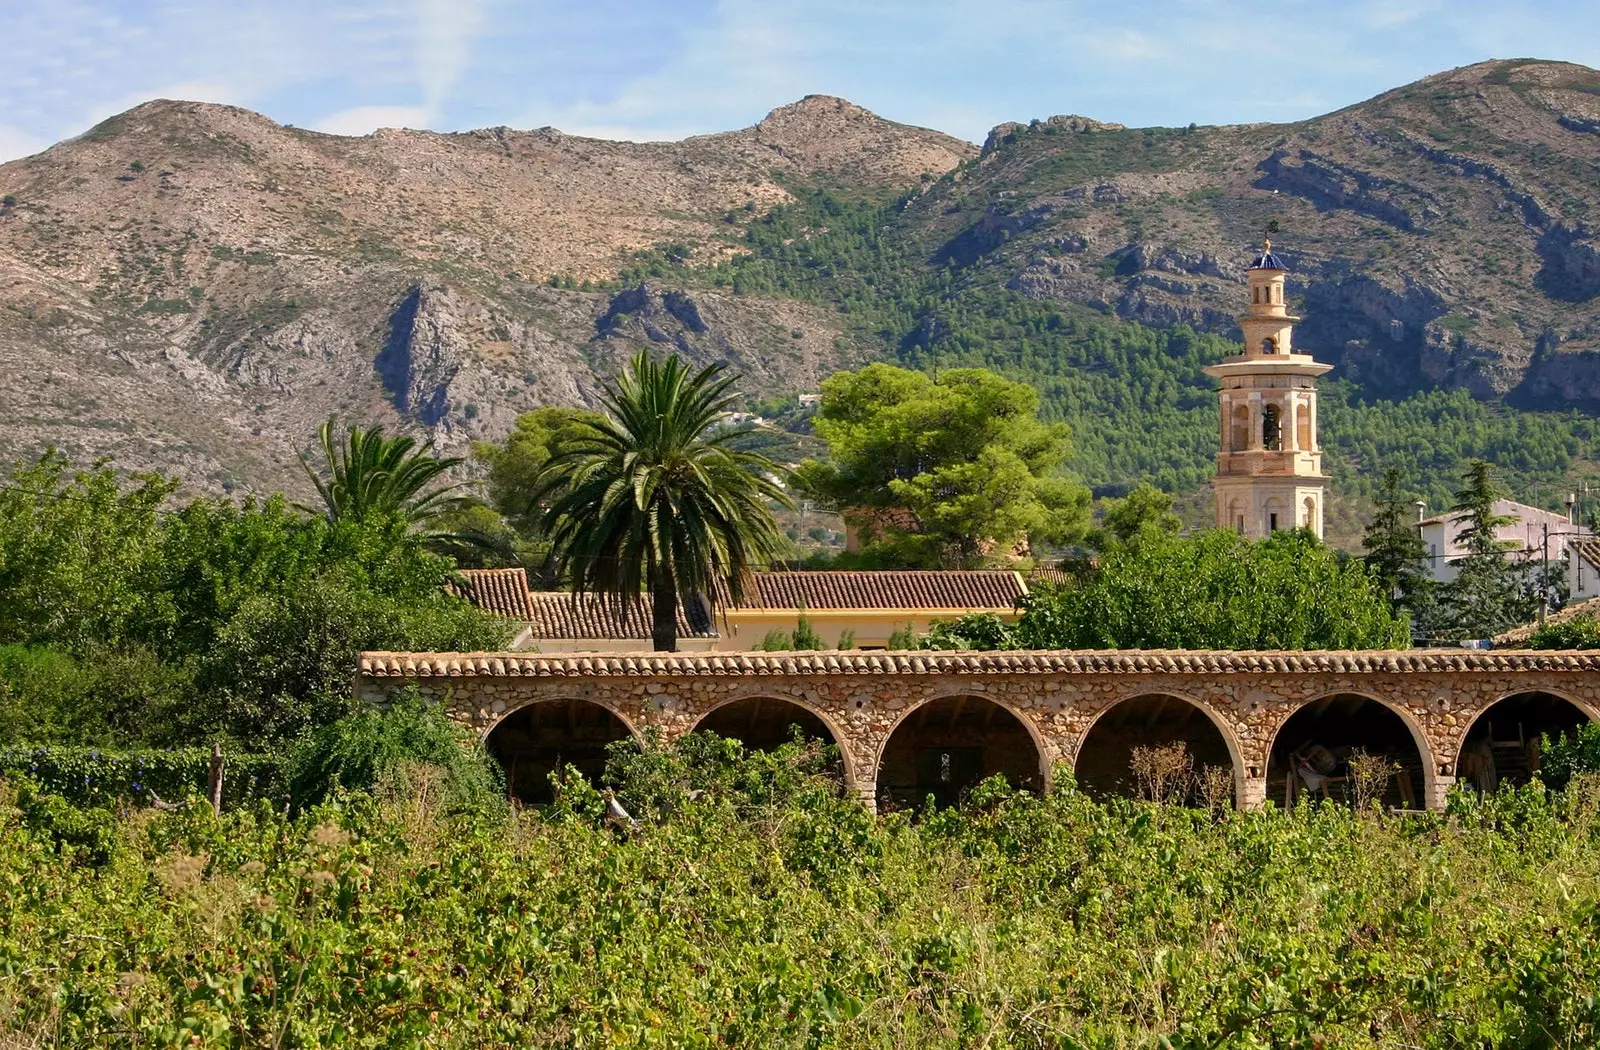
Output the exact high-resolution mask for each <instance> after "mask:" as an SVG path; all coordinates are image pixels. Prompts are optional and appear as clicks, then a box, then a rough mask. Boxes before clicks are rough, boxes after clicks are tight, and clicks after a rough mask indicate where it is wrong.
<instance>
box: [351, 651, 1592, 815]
mask: <svg viewBox="0 0 1600 1050" xmlns="http://www.w3.org/2000/svg"><path fill="white" fill-rule="evenodd" d="M411 686H415V687H417V688H418V689H419V690H420V691H421V692H422V694H423V695H425V696H429V697H432V698H434V699H437V700H439V701H441V702H442V703H444V704H445V705H446V707H447V708H448V710H449V712H450V715H451V717H453V718H455V719H456V720H458V721H460V722H461V723H463V724H465V725H468V726H471V727H472V728H474V729H476V730H477V731H479V732H480V733H483V734H485V735H486V736H487V735H488V734H489V733H490V732H491V731H492V730H493V729H494V727H495V726H496V725H497V724H498V723H499V722H500V721H501V720H502V719H504V718H505V717H506V716H507V715H509V714H511V713H512V712H515V711H517V710H519V709H521V708H524V707H526V706H527V705H529V704H536V703H540V702H542V701H551V700H561V701H567V700H582V701H587V702H590V703H594V704H597V705H599V706H601V707H604V708H606V709H607V710H609V711H611V712H612V713H614V714H615V715H616V716H617V717H618V718H619V719H621V721H622V722H623V723H624V724H625V725H626V726H627V727H628V728H629V730H630V731H632V732H634V733H635V734H639V733H642V732H643V731H644V730H645V729H646V728H648V727H655V728H656V729H657V730H658V731H659V732H660V733H661V734H662V736H663V737H664V738H666V739H672V738H673V737H675V736H677V735H679V734H682V733H686V732H689V731H691V730H692V729H693V728H694V727H695V725H696V723H698V722H699V721H700V719H702V718H703V717H704V716H705V715H706V714H708V713H709V712H711V711H712V710H714V709H716V708H717V707H719V706H721V705H723V704H727V703H731V702H734V701H737V700H741V699H745V698H749V697H770V698H776V699H781V700H786V701H789V702H792V703H794V704H797V705H799V706H801V707H804V708H805V709H807V710H809V711H811V712H813V713H814V714H816V716H817V717H818V718H819V719H821V720H822V722H823V724H824V725H826V726H827V728H828V730H829V732H830V733H831V734H832V735H833V737H834V740H835V741H836V742H837V743H838V744H839V747H840V750H841V751H842V752H843V755H844V766H845V777H846V782H847V784H848V786H849V787H851V788H852V789H854V790H855V791H857V792H859V793H860V795H861V796H862V797H863V798H864V799H865V800H867V802H868V803H869V804H871V802H872V800H873V799H875V798H876V797H877V782H878V769H879V764H880V762H881V759H882V756H883V753H884V748H885V746H886V745H887V743H888V741H889V737H890V735H891V734H892V733H893V732H894V731H895V729H896V727H897V726H899V725H900V724H901V722H902V720H904V719H906V718H907V717H908V716H909V715H911V714H912V713H914V712H915V711H917V710H918V709H919V708H920V707H922V705H924V704H927V703H929V702H931V701H934V700H937V699H939V698H941V697H950V696H965V697H973V698H982V699H987V700H989V701H992V702H993V703H995V704H997V705H999V706H1001V707H1002V708H1004V709H1006V710H1007V711H1010V712H1011V713H1012V714H1014V715H1015V716H1016V717H1017V718H1018V719H1019V720H1020V721H1021V723H1022V725H1023V726H1024V727H1025V728H1026V729H1027V731H1028V733H1029V735H1030V736H1031V737H1032V739H1033V742H1034V745H1035V746H1036V748H1037V750H1038V761H1039V770H1040V773H1041V776H1042V779H1043V782H1044V783H1048V782H1049V773H1050V771H1051V769H1052V768H1053V767H1054V766H1056V765H1057V764H1062V763H1064V764H1069V765H1070V764H1071V763H1072V762H1073V760H1074V759H1075V758H1076V756H1077V754H1078V750H1079V748H1080V747H1081V746H1082V744H1083V742H1084V739H1085V738H1086V737H1087V735H1088V733H1089V730H1090V728H1091V727H1092V726H1093V725H1094V722H1095V720H1096V719H1097V718H1099V717H1100V716H1101V715H1102V714H1104V713H1105V712H1106V711H1108V710H1110V709H1111V708H1112V707H1114V706H1115V705H1117V704H1118V703H1120V702H1121V701H1124V700H1129V699H1133V698H1136V697H1141V696H1151V695H1167V696H1172V697H1176V698H1178V699H1180V700H1183V701H1187V702H1188V703H1190V704H1193V705H1194V706H1195V707H1197V708H1199V709H1200V710H1201V711H1202V712H1204V713H1205V715H1206V716H1207V717H1208V718H1209V719H1210V721H1211V722H1212V723H1213V724H1214V725H1215V726H1216V728H1217V729H1218V731H1219V732H1220V733H1221V735H1222V737H1223V739H1224V741H1226V743H1227V747H1228V752H1229V754H1230V756H1231V758H1232V764H1233V771H1234V784H1235V791H1236V798H1237V799H1238V801H1239V803H1240V804H1241V805H1243V806H1253V805H1259V804H1260V803H1261V802H1262V801H1263V800H1264V799H1265V797H1266V770H1267V762H1268V757H1269V755H1270V754H1271V751H1272V745H1273V740H1274V737H1275V735H1276V733H1277V731H1278V730H1279V728H1280V727H1282V726H1283V724H1284V722H1285V721H1286V720H1287V719H1288V718H1289V717H1290V716H1291V715H1292V714H1294V713H1295V711H1297V710H1299V709H1300V708H1301V707H1303V706H1305V705H1307V704H1310V703H1314V702H1316V701H1318V700H1320V699H1323V698H1327V697H1330V696H1336V695H1341V694H1354V695H1358V696H1362V697H1366V698H1368V699H1371V700H1374V701H1376V702H1378V703H1380V704H1382V705H1383V706H1384V707H1386V708H1388V709H1389V710H1391V711H1393V712H1394V713H1395V714H1397V715H1398V716H1399V717H1400V718H1401V719H1402V720H1403V721H1404V722H1405V724H1406V726H1407V728H1408V729H1409V730H1410V733H1411V736H1412V738H1413V740H1414V742H1415V744H1416V746H1417V750H1418V752H1419V754H1420V755H1421V758H1422V765H1423V785H1422V787H1423V791H1424V796H1425V802H1426V804H1427V805H1428V806H1429V807H1430V808H1438V807H1440V806H1442V805H1443V803H1444V798H1445V793H1446V791H1447V790H1448V789H1449V787H1450V785H1452V784H1453V783H1454V782H1455V779H1456V764H1457V761H1458V758H1459V756H1460V754H1461V749H1462V745H1463V742H1464V741H1465V739H1466V735H1467V732H1468V730H1469V729H1470V728H1471V727H1472V725H1473V723H1474V721H1475V720H1476V719H1477V718H1478V717H1479V716H1480V715H1481V714H1483V712H1485V711H1486V710H1487V709H1488V708H1489V707H1490V706H1491V705H1493V704H1495V703H1496V702H1497V701H1499V700H1502V699H1505V698H1508V697H1512V696H1516V695H1519V694H1526V693H1536V692H1537V693H1547V694H1550V695H1554V696H1557V697H1560V698H1562V699H1565V700H1567V701H1569V702H1570V703H1572V704H1573V705H1575V706H1576V707H1577V708H1578V709H1579V710H1580V711H1582V713H1583V714H1584V715H1586V716H1587V717H1589V718H1591V719H1593V718H1596V717H1600V652H1549V651H1545V652H1539V651H1508V652H1493V651H1460V650H1450V651H1440V650H1434V651H1429V650H1418V651H1397V652H1190V651H1151V650H1144V651H1100V652H1010V653H923V652H908V653H881V652H825V653H654V654H650V653H641V654H631V655H630V654H595V655H536V654H527V653H386V652H373V653H363V654H362V656H361V658H360V666H359V671H358V673H357V676H356V681H355V689H356V693H357V695H358V696H359V697H361V698H363V699H365V700H367V701H368V702H370V703H376V704H382V703H384V702H386V700H387V699H388V698H389V697H390V696H392V695H394V694H395V693H396V692H398V691H399V690H401V689H405V688H408V687H411Z"/></svg>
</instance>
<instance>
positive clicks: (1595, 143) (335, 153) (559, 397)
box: [0, 60, 1600, 519]
mask: <svg viewBox="0 0 1600 1050" xmlns="http://www.w3.org/2000/svg"><path fill="white" fill-rule="evenodd" d="M1597 186H1600V73H1597V72H1596V71H1594V70H1590V69H1587V68H1585V67H1582V66H1576V65H1570V64H1564V63H1553V62H1540V61H1534V60H1514V61H1499V62H1489V63H1482V64H1479V65H1475V66H1469V67H1465V68H1462V69H1457V70H1452V71H1450V72H1447V73H1441V74H1439V75H1437V76H1433V77H1429V78H1427V79H1424V80H1422V81H1419V82H1417V83H1415V84H1411V85H1408V86H1406V87H1402V88H1398V89H1396V90H1394V91H1390V92H1387V93H1385V94H1383V95H1380V96H1378V97H1377V98H1375V99H1372V100H1369V101H1367V102H1363V103H1360V104H1358V105H1354V106H1351V107H1348V108H1346V109H1343V110H1340V111H1338V112H1336V113H1331V114H1328V115H1326V116H1322V117H1317V118H1313V119H1311V120H1306V121H1302V122H1298V123H1294V124H1254V125H1241V126H1228V127H1189V128H1146V129H1130V128H1124V127H1121V126H1119V125H1114V124H1106V123H1103V122H1099V121H1096V120H1093V119H1090V118H1086V117H1075V116H1062V117H1051V118H1049V119H1047V120H1036V121H1031V122H1029V123H1026V124H1021V123H1016V124H1002V125H1001V126H999V127H997V128H995V129H994V131H993V132H991V133H990V135H989V136H988V139H987V141H986V142H985V143H984V145H983V147H982V148H981V150H980V149H979V148H977V147H975V146H972V145H970V144H967V143H964V142H962V141H960V140H958V139H954V138H951V137H949V136H946V135H942V134H940V133H938V132H935V131H928V130H925V129H920V128H912V127H907V126H904V125H899V124H895V123H892V122H890V121H886V120H883V119H882V118H879V117H876V116H874V115H873V114H871V113H869V112H867V111H865V110H863V109H860V108H859V107H856V106H853V105H851V104H850V103H848V102H844V101H842V100H839V99H833V98H826V97H820V96H812V97H809V98H806V99H804V100H802V101H800V102H797V103H795V104H793V105H790V106H785V107H782V108H780V109H777V110H774V111H773V112H772V113H771V114H770V115H769V116H768V117H767V118H766V119H764V120H763V121H761V122H760V123H759V124H757V125H755V126H754V127H751V128H746V129H743V130H741V131H734V132H728V133H725V134H718V135H708V136H701V137H697V138H692V139H687V140H684V141H682V142H677V143H648V144H637V143H623V142H609V141H599V140H592V139H583V138H577V137H572V136H567V135H564V134H562V133H560V132H558V131H555V130H553V129H541V130H538V131H513V130H510V129H505V128H496V129H488V130H483V131H474V132H465V133H460V134H448V135H444V134H434V133H430V132H415V131H394V130H384V131H380V132H378V133H376V134H374V135H369V136H365V137H361V138H342V137H337V136H330V135H321V134H316V133H313V132H308V131H304V130H300V129H296V128H291V127H284V126H280V125H278V124H275V123H273V122H272V121H270V120H268V119H266V118H265V117H262V116H260V115H257V114H254V113H250V112H247V111H244V110H238V109H232V108H228V107H220V106H210V105H201V104H196V103H183V102H153V103H149V104H147V105H144V106H140V107H138V108H136V109H133V110H130V111H129V112H127V113H125V114H122V115H120V116H118V117H114V118H112V119H110V120H108V121H106V122H104V123H102V124H100V125H98V126H97V127H95V128H93V129H91V130H90V131H89V132H88V133H86V134H85V135H83V136H81V137H79V138H77V139H74V140H71V141H68V142H64V143H61V144H59V145H57V146H55V147H52V148H51V149H49V150H47V151H45V152H44V153H42V154H39V155H37V156H34V157H30V158H26V159H23V160H19V161H14V162H12V163H10V164H6V165H3V166H0V201H3V202H6V203H0V295H3V298H0V375H3V376H4V377H5V378H6V380H7V382H6V383H5V384H4V385H3V386H0V453H4V454H7V455H11V456H17V455H23V454H26V453H28V452H31V451H33V450H36V449H37V448H39V447H40V446H41V445H43V444H45V443H54V444H56V445H59V446H61V447H63V448H64V449H66V450H67V451H69V452H70V453H72V454H73V455H74V457H75V458H89V457H91V456H94V455H100V454H113V455H115V456H116V458H117V461H118V463H119V464H121V465H123V466H126V467H130V468H133V467H151V466H154V467H162V468H164V469H169V470H174V471H177V472H179V473H181V474H182V475H183V476H184V477H185V478H186V479H187V480H188V481H189V482H190V483H191V484H192V485H193V486H195V487H196V488H206V489H216V488H222V489H231V488H235V487H240V486H243V487H246V488H252V489H260V488H278V487H290V488H295V487H297V486H298V484H299V479H298V474H297V468H296V467H295V465H294V459H295V455H296V452H297V450H298V449H300V448H303V447H305V445H306V444H307V440H308V437H309V435H310V434H311V431H312V429H313V427H314V425H315V423H316V422H318V421H319V420H321V419H322V418H325V417H326V416H327V415H329V414H330V413H337V414H339V415H340V416H342V417H344V418H350V419H361V420H373V421H382V422H388V423H391V424H394V425H397V426H405V427H409V428H413V429H418V430H422V431H425V432H428V433H431V434H432V435H433V436H434V437H435V438H436V439H437V440H438V441H439V443H440V444H441V445H442V446H443V447H446V448H451V449H460V448H462V447H463V446H464V444H465V443H466V442H467V441H468V440H469V439H473V438H478V437H498V436H500V435H501V434H503V433H504V432H505V431H506V430H507V429H508V427H509V426H510V422H511V420H512V418H513V417H514V416H515V414H516V413H517V412H519V411H522V410H524V409H526V408H528V407H532V406H534V405H536V404H541V403H550V402H572V401H580V400H585V399H588V398H591V397H592V395H593V392H594V384H595V377H596V375H597V374H598V373H601V372H603V371H607V370H609V369H611V368H612V367H613V366H614V365H615V364H616V363H617V362H618V361H619V360H620V359H621V358H622V357H624V356H625V355H626V354H627V353H628V352H629V351H631V349H632V348H633V347H635V346H639V345H658V346H662V347H674V348H678V349H680V350H681V351H682V352H685V353H687V354H689V355H690V356H691V357H694V358H695V359H696V360H700V361H712V360H726V361H729V362H731V363H732V364H733V365H734V366H735V367H736V368H738V369H740V370H742V371H744V372H746V373H748V374H749V375H750V377H751V379H750V381H749V382H748V383H747V384H746V387H747V389H749V390H751V391H752V392H753V393H754V394H757V395H759V396H763V397H765V396H768V395H774V394H782V393H786V392H793V391H798V390H803V389H808V388H812V387H814V385H815V383H816V382H817V380H818V378H819V377H820V376H822V375H825V374H827V373H828V372H829V371H830V370H832V369H834V368H836V367H840V366H842V365H848V364H853V363H857V362H860V361H863V360H867V359H870V358H888V359H898V360H902V361H906V362H908V363H912V364H916V365H918V366H932V367H940V366H942V365H947V364H959V363H972V364H985V365H988V366H990V367H996V368H1000V369H1002V370H1003V371H1007V372H1009V373H1011V374H1014V375H1018V376H1021V377H1024V378H1027V379H1029V380H1030V381H1033V382H1035V383H1036V384H1037V385H1038V386H1039V387H1040V389H1041V391H1042V392H1043V395H1044V400H1045V406H1046V411H1047V412H1048V413H1050V414H1052V415H1053V416H1055V417H1058V418H1064V419H1067V420H1069V421H1070V422H1071V423H1072V424H1073V426H1074V429H1075V432H1076V434H1077V444H1078V448H1079V453H1080V454H1079V460H1078V465H1079V467H1080V469H1081V470H1082V472H1083V473H1084V475H1085V477H1086V478H1088V479H1089V480H1090V481H1091V482H1093V483H1094V484H1096V485H1097V486H1100V487H1101V488H1102V490H1103V491H1115V490H1116V489H1117V488H1118V487H1119V486H1122V485H1125V484H1126V483H1128V482H1129V481H1131V480H1133V479H1134V478H1135V477H1137V476H1149V477H1155V478H1158V479H1161V480H1162V481H1163V483H1164V484H1167V485H1168V486H1169V487H1172V488H1174V489H1177V490H1180V491H1186V490H1195V489H1197V487H1198V486H1201V485H1202V483H1203V481H1204V478H1205V476H1206V473H1207V471H1208V469H1209V467H1208V464H1209V461H1210V456H1211V453H1212V451H1213V450H1214V441H1215V436H1214V431H1215V419H1214V411H1215V409H1214V401H1213V400H1212V394H1211V383H1210V381H1209V380H1208V379H1207V378H1206V377H1205V376H1204V374H1203V373H1202V372H1201V371H1200V369H1201V367H1203V365H1204V364H1205V363H1206V362H1207V361H1208V360H1211V359H1214V358H1215V357H1216V356H1219V355H1220V354H1222V353H1224V352H1226V350H1227V343H1226V340H1227V339H1230V338H1237V329H1236V328H1235V326H1234V322H1233V316H1234V315H1235V314H1236V313H1238V312H1239V310H1240V309H1241V305H1242V304H1241V290H1242V288H1243V277H1244V269H1243V268H1244V265H1245V263H1246V261H1247V259H1248V258H1249V252H1250V248H1251V246H1253V245H1255V244H1258V243H1259V241H1260V239H1261V238H1262V236H1263V235H1266V234H1267V233H1269V231H1270V233H1271V236H1272V238H1273V240H1274V242H1275V244H1274V250H1275V251H1276V252H1277V253H1278V254H1279V255H1280V256H1281V257H1283V258H1285V259H1286V260H1287V261H1288V263H1289V265H1290V267H1291V268H1292V270H1293V271H1294V272H1293V274H1292V275H1291V281H1290V290H1291V293H1292V294H1293V295H1294V296H1295V298H1296V305H1297V312H1299V313H1302V314H1304V316H1305V322H1304V323H1303V325H1302V327H1301V329H1300V331H1299V332H1298V333H1297V336H1296V343H1297V345H1299V346H1302V347H1304V348H1306V349H1309V350H1311V351H1312V352H1314V353H1316V354H1317V355H1318V356H1319V357H1320V358H1322V359H1324V360H1328V361H1330V362H1332V363H1334V364H1335V365H1337V366H1338V368H1337V370H1336V371H1335V372H1334V373H1333V377H1332V381H1331V382H1330V383H1329V386H1328V395H1327V397H1326V398H1325V404H1326V406H1327V412H1326V415H1325V417H1324V422H1325V427H1324V430H1325V437H1326V440H1327V444H1328V445H1329V451H1330V456H1329V457H1328V458H1329V462H1330V463H1331V464H1332V465H1333V469H1334V471H1335V477H1336V482H1337V483H1338V485H1339V486H1340V491H1342V492H1344V493H1346V495H1354V496H1359V495H1360V494H1361V493H1362V492H1363V491H1364V490H1365V484H1366V483H1365V480H1364V479H1365V478H1366V477H1367V476H1368V475H1370V474H1371V473H1372V472H1373V471H1375V470H1376V469H1377V467H1379V466H1381V465H1386V464H1388V463H1390V462H1396V461H1398V462H1402V463H1404V464H1405V465H1407V466H1408V467H1410V468H1412V469H1413V471H1414V472H1415V473H1416V474H1418V475H1420V477H1419V484H1420V485H1421V486H1422V487H1423V488H1424V489H1425V491H1426V493H1427V494H1428V495H1429V497H1430V499H1433V500H1435V501H1437V500H1438V499H1440V498H1444V496H1445V495H1447V494H1448V492H1449V490H1450V488H1451V487H1452V477H1451V474H1452V472H1454V471H1456V470H1457V469H1458V467H1459V465H1460V462H1461V460H1462V459H1463V458H1464V457H1468V456H1474V455H1484V456H1488V457H1490V458H1495V459H1497V460H1500V461H1503V465H1505V466H1506V467H1507V469H1508V470H1510V471H1511V472H1512V473H1513V475H1514V480H1515V481H1516V482H1517V483H1518V484H1520V485H1531V484H1546V483H1548V484H1549V485H1550V486H1556V485H1562V484H1565V483H1567V481H1568V480H1569V479H1570V478H1572V477H1575V476H1577V475H1580V474H1584V473H1587V472H1589V471H1590V468H1591V466H1592V464H1593V461H1594V459H1595V458H1596V450H1595V440H1596V435H1595V434H1594V432H1593V428H1592V427H1591V425H1590V423H1589V422H1588V420H1587V419H1586V418H1584V417H1583V416H1582V413H1586V412H1589V411H1592V410H1593V409H1594V408H1595V407H1596V406H1597V405H1600V252H1597V243H1596V239H1595V224H1596V222H1597V217H1596V215H1595V214H1594V210H1595V208H1596V207H1597V201H1596V187H1597ZM1551 491H1554V489H1553V488H1552V489H1551ZM1336 509H1337V508H1336ZM1346 509H1347V510H1348V508H1346ZM1352 513H1353V512H1352ZM1197 516H1199V517H1204V515H1203V514H1200V515H1197ZM1346 517H1347V519H1349V518H1350V514H1349V513H1347V514H1346Z"/></svg>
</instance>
